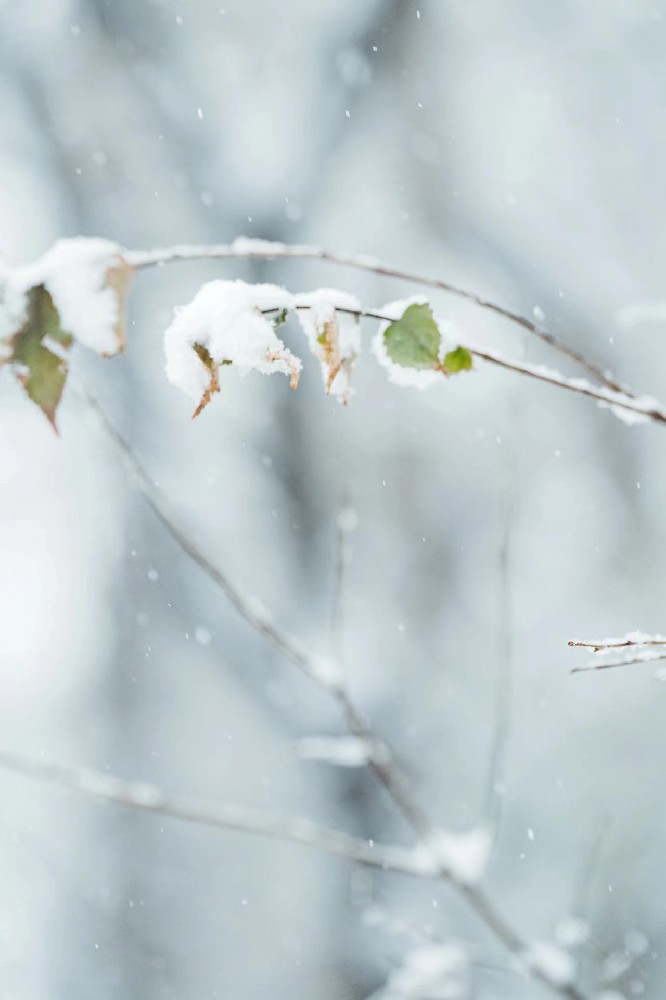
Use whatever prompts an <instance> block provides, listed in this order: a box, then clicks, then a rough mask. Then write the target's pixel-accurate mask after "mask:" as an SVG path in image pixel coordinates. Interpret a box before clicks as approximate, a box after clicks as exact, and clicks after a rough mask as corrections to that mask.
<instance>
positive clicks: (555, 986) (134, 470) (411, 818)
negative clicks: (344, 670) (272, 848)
mask: <svg viewBox="0 0 666 1000" xmlns="http://www.w3.org/2000/svg"><path fill="white" fill-rule="evenodd" d="M79 391H80V392H81V393H82V395H83V396H84V398H85V399H86V401H87V403H88V405H89V406H90V407H91V409H92V410H93V412H94V413H95V414H96V416H97V418H98V420H99V422H100V424H101V426H102V428H103V429H104V431H105V432H106V434H107V435H108V437H109V439H110V440H111V442H112V443H113V444H114V446H115V447H116V449H117V450H118V452H119V454H120V455H121V457H122V460H123V463H124V464H125V466H126V467H127V468H128V470H129V472H130V474H131V475H132V478H133V479H134V481H135V483H136V485H137V487H138V488H139V490H140V491H141V492H142V494H143V496H144V498H145V500H146V502H147V503H148V505H149V507H150V508H151V510H152V511H153V513H154V514H155V516H156V517H157V518H158V519H159V520H160V522H161V523H162V525H163V526H164V527H165V528H166V530H167V531H168V532H169V534H170V535H171V536H172V538H173V539H174V540H175V541H176V542H177V543H178V545H179V546H180V547H181V548H182V549H183V551H184V552H185V553H186V554H187V555H188V556H189V557H190V558H191V559H192V560H193V561H194V562H195V563H196V564H197V565H198V566H199V567H200V568H201V569H202V570H203V571H204V572H205V573H206V575H207V576H208V577H209V579H211V580H212V581H213V582H214V583H215V584H216V585H217V586H218V587H219V589H220V590H221V591H222V593H223V594H224V595H225V597H227V598H228V599H229V601H230V602H231V604H232V605H233V607H234V608H236V610H237V611H238V613H239V614H240V615H241V616H242V617H243V618H244V619H245V620H246V621H247V622H248V624H250V625H251V626H252V627H253V628H254V629H256V630H257V631H258V632H260V634H262V635H263V636H264V637H265V638H266V639H267V640H268V641H269V642H270V643H271V644H272V645H273V646H274V647H275V648H276V649H277V650H278V651H279V652H281V653H282V654H283V655H284V656H285V657H286V658H287V659H289V660H290V661H291V662H292V663H294V664H295V665H296V666H297V667H298V668H299V669H300V670H301V671H302V672H303V673H304V674H305V675H306V676H307V677H309V678H310V679H311V680H312V681H314V682H315V683H316V684H318V685H319V686H320V687H323V688H324V689H325V690H326V691H328V692H329V694H330V695H331V696H332V697H333V698H335V700H336V701H337V703H338V705H339V707H340V709H341V711H342V713H343V716H344V718H345V720H346V722H347V726H348V728H349V730H350V732H351V733H352V734H353V735H354V736H357V737H358V738H359V739H362V740H364V741H365V742H366V744H367V745H368V746H369V748H370V757H369V765H370V767H371V769H372V771H373V773H374V774H375V776H376V777H377V779H378V780H379V781H380V782H381V784H382V785H383V786H384V788H385V789H386V790H387V792H388V793H389V795H390V796H391V798H392V799H393V801H394V803H395V804H396V806H397V808H398V809H399V811H400V812H401V813H402V815H403V816H404V817H405V819H406V820H407V821H408V823H409V824H410V826H411V827H412V829H413V830H414V831H415V833H416V835H417V837H418V838H419V840H420V841H423V842H426V843H427V841H428V838H429V837H430V836H431V835H432V832H433V828H432V825H431V823H430V820H429V819H428V817H427V816H426V815H425V813H424V812H423V811H422V810H421V807H420V805H419V804H418V803H417V802H416V800H415V798H414V796H413V794H412V790H411V787H410V785H409V783H408V781H407V779H406V778H405V776H404V775H403V773H402V771H401V770H400V768H399V767H398V765H397V763H396V761H395V759H394V758H393V756H392V754H391V752H390V750H389V748H388V747H387V745H386V744H385V743H384V742H383V741H382V740H380V739H379V738H378V737H377V736H376V735H375V733H374V732H373V731H372V729H371V728H370V727H369V725H368V724H367V722H366V721H365V719H364V718H363V715H362V714H361V712H360V711H359V709H358V708H357V707H356V705H355V703H354V701H353V699H352V697H351V694H350V693H349V691H348V690H347V689H346V687H345V686H344V684H343V681H342V678H341V676H340V673H339V671H338V670H337V667H335V666H332V665H331V664H329V663H325V661H322V660H321V659H320V658H319V657H317V656H316V654H313V653H311V652H310V651H309V650H308V649H306V647H304V646H303V645H302V644H301V643H300V642H299V641H298V640H297V639H295V638H293V637H292V636H291V635H290V634H289V633H288V632H286V631H285V630H283V629H282V627H281V626H278V625H276V624H275V622H273V620H272V619H271V618H270V617H269V616H268V615H267V614H266V613H265V612H263V611H262V612H259V611H258V610H257V608H256V607H255V606H254V603H253V602H252V601H250V600H249V599H248V598H246V597H245V596H243V595H242V594H241V593H240V591H238V590H237V588H236V587H235V585H234V584H232V583H231V581H230V580H229V578H228V577H227V576H226V574H225V573H224V572H223V571H222V570H221V569H220V568H219V567H217V566H215V565H214V564H213V563H212V562H211V560H210V558H209V557H208V555H207V554H206V553H205V552H204V551H203V549H202V548H200V546H199V545H197V543H196V542H194V540H193V539H191V538H190V536H189V535H188V534H187V533H186V532H185V531H184V529H182V528H181V527H179V526H178V524H177V523H176V522H175V521H174V519H173V517H172V516H171V514H170V513H169V512H168V509H167V505H166V504H165V502H164V500H163V498H162V496H161V494H160V492H159V490H158V489H157V488H156V487H155V486H154V484H153V483H152V482H151V480H150V478H149V477H148V475H147V473H146V472H145V471H144V469H143V468H142V466H141V464H140V463H139V461H138V459H137V458H136V456H135V455H134V453H133V452H132V450H131V448H130V446H129V445H128V444H127V442H126V441H125V440H124V438H123V437H122V436H121V435H120V434H119V433H118V431H117V430H116V429H115V428H114V427H113V425H112V424H111V423H110V422H109V420H108V419H107V417H106V415H105V414H104V412H103V411H102V409H101V408H100V406H99V405H98V403H97V401H96V400H95V399H94V398H93V397H92V396H91V395H90V394H89V393H87V392H85V391H82V390H81V389H79ZM308 843H309V841H308ZM345 846H348V845H347V844H346V845H345ZM345 856H349V854H348V853H347V854H346V855H345ZM428 856H429V852H428V851H427V849H426V852H425V857H426V859H427V858H428ZM401 857H402V860H403V862H404V864H403V867H402V868H401V869H398V868H396V865H395V864H394V865H393V868H394V870H402V871H406V870H407V868H406V866H407V865H408V864H409V863H410V862H409V861H408V860H406V858H405V856H401ZM418 858H421V860H420V861H418V860H417V859H418ZM359 860H360V859H359ZM363 863H369V862H367V861H364V862H363ZM411 864H412V865H414V864H416V866H417V867H419V869H420V872H419V873H420V874H423V873H424V872H423V871H422V869H423V868H425V873H426V874H430V875H431V876H432V877H439V878H442V879H445V880H446V881H448V882H449V883H450V884H451V885H452V886H453V888H455V889H456V890H457V892H458V893H459V894H460V895H461V896H462V897H463V898H464V899H465V900H466V901H467V903H468V905H469V906H470V907H471V909H472V910H473V911H474V913H476V915H477V917H478V918H479V919H480V920H481V922H482V923H483V924H484V925H485V926H486V928H487V929H488V930H489V931H490V932H491V934H493V935H494V936H495V937H496V938H497V940H499V941H500V942H501V943H502V944H504V946H505V947H506V948H508V950H509V951H510V952H511V953H512V954H514V955H516V956H517V957H522V956H524V955H526V954H527V953H528V951H529V946H528V943H527V942H526V941H525V940H523V938H522V937H521V936H520V935H519V934H518V933H517V932H516V931H515V930H514V929H513V927H512V926H511V924H510V923H509V922H508V921H507V920H506V918H505V917H504V915H503V914H502V913H501V911H500V910H499V909H498V908H497V907H496V906H495V904H494V903H493V902H492V901H491V900H490V899H489V898H488V896H487V895H486V894H485V892H484V891H483V889H481V888H480V887H478V886H476V885H470V884H468V883H466V882H464V881H462V880H461V879H460V878H459V877H458V876H457V875H456V873H455V872H453V871H451V870H450V869H448V868H445V867H443V866H442V865H441V864H439V863H433V864H430V863H429V861H428V860H426V862H425V864H424V862H423V855H422V853H421V854H417V855H416V857H415V858H412V860H411ZM410 873H411V870H410ZM530 973H531V975H532V976H533V977H534V978H535V979H538V980H539V981H540V982H542V983H543V984H544V985H545V986H547V987H549V988H550V989H551V990H552V991H553V992H555V993H557V994H559V995H560V996H563V997H566V998H568V1000H585V998H584V996H583V994H582V993H580V992H579V991H578V989H577V988H576V987H574V986H566V985H563V984H562V983H560V982H558V981H556V980H554V979H551V978H550V977H549V976H548V975H547V973H546V972H545V971H544V970H542V969H539V968H537V967H532V968H531V969H530Z"/></svg>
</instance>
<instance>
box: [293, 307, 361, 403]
mask: <svg viewBox="0 0 666 1000" xmlns="http://www.w3.org/2000/svg"><path fill="white" fill-rule="evenodd" d="M296 308H297V309H298V318H299V321H300V324H301V327H302V329H303V332H304V333H305V335H306V336H307V338H308V342H309V344H310V349H311V351H312V353H313V354H314V355H315V357H317V358H318V359H319V362H320V365H321V372H322V377H323V380H324V387H325V389H326V393H327V394H329V395H331V396H336V397H337V398H338V399H339V400H340V402H341V403H343V404H345V405H347V403H348V402H349V400H350V398H351V395H352V393H353V389H352V384H351V379H352V370H353V366H354V362H355V360H356V357H357V355H358V354H359V352H360V349H361V333H360V328H359V315H358V314H359V313H360V309H361V307H360V303H359V302H358V300H357V299H355V298H354V296H353V295H348V294H347V293H346V292H341V291H338V290H336V289H332V288H321V289H318V290H317V291H316V292H308V293H305V294H302V295H297V296H296ZM338 310H346V311H345V312H339V311H338Z"/></svg>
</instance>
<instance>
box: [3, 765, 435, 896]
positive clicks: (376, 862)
mask: <svg viewBox="0 0 666 1000" xmlns="http://www.w3.org/2000/svg"><path fill="white" fill-rule="evenodd" d="M0 769H2V770H4V771H11V772H14V773H15V774H21V775H26V776H28V777H30V778H36V779H37V780H39V781H44V782H48V783H50V784H53V785H58V786H60V787H61V788H69V789H72V790H73V791H76V792H82V793H83V794H85V795H91V796H94V797H96V798H99V799H104V800H105V801H107V802H114V803H116V804H117V805H121V806H127V807H129V808H130V809H138V810H140V811H141V812H149V813H155V814H156V815H158V816H168V817H169V818H170V819H177V820H183V821H185V822H187V823H194V824H197V825H198V826H211V827H215V828H217V829H221V830H237V831H239V832H241V833H251V834H257V835H258V836H262V837H269V838H271V839H272V840H281V841H287V842H291V843H295V844H303V845H305V846H306V847H313V848H315V849H316V850H319V851H324V852H326V853H328V854H336V855H338V856H339V857H341V858H347V859H348V860H349V861H355V862H357V863H358V864H362V865H369V866H371V867H373V868H381V869H382V870H383V871H394V872H401V873H403V874H406V875H418V876H422V877H427V876H431V875H432V872H430V871H428V869H427V868H426V867H424V866H423V864H419V861H418V858H417V857H416V856H415V855H414V852H413V851H408V850H406V849H405V848H401V847H391V846H388V845H382V844H377V843H374V842H373V843H370V842H368V841H366V840H359V839H358V838H357V837H350V836H348V835H347V834H345V833H341V832H340V831H338V830H331V829H329V828H328V827H324V826H319V825H318V824H317V823H312V822H311V821H310V820H307V819H301V818H299V817H295V818H286V817H282V816H274V815H272V814H270V813H266V812H262V811H259V810H256V809H247V808H245V807H243V806H237V805H218V806H214V807H211V806H207V805H203V804H199V803H194V802H191V801H185V800H182V799H174V798H172V797H170V796H167V795H166V794H165V792H163V791H162V789H160V788H157V787H156V786H155V785H151V784H144V783H143V782H134V781H132V782H130V781H122V780H120V779H119V778H116V777H113V776H112V775H109V774H105V773H104V772H103V771H95V770H91V769H89V768H73V767H62V766H61V765H59V764H49V763H46V762H45V761H41V760H35V759H34V758H32V757H24V756H23V755H21V754H15V753H9V752H7V751H0Z"/></svg>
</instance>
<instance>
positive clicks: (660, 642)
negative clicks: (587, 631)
mask: <svg viewBox="0 0 666 1000" xmlns="http://www.w3.org/2000/svg"><path fill="white" fill-rule="evenodd" d="M567 646H576V647H580V648H582V649H593V650H594V652H595V653H600V652H602V650H604V649H623V648H625V647H626V646H666V635H652V636H646V637H645V638H644V639H639V638H631V637H630V636H624V637H623V638H621V639H600V640H599V641H597V642H594V641H592V640H583V639H569V642H568V643H567Z"/></svg>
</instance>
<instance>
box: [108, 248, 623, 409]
mask: <svg viewBox="0 0 666 1000" xmlns="http://www.w3.org/2000/svg"><path fill="white" fill-rule="evenodd" d="M124 256H125V258H126V259H127V261H128V262H129V263H130V264H132V265H133V266H134V267H137V268H147V267H157V266H162V265H164V264H169V263H171V262H173V261H178V260H228V259H230V258H231V259H233V258H260V259H263V260H265V259H276V258H292V259H300V260H303V259H310V260H321V261H326V262H328V263H330V264H340V265H342V266H344V267H351V268H354V269H356V270H360V271H370V272H371V273H372V274H379V275H382V276H383V277H386V278H396V279H398V280H399V281H408V282H410V283H411V284H414V285H423V286H426V287H428V288H436V289H438V290H439V291H442V292H448V293H449V294H451V295H456V296H458V297H459V298H463V299H466V300H467V301H468V302H473V303H474V305H476V306H479V307H480V308H481V309H487V310H489V311H490V312H493V313H495V314H496V315H498V316H502V317H503V318H504V319H508V320H510V321H511V322H512V323H515V324H517V325H518V326H520V327H522V328H523V330H527V331H528V332H529V333H531V334H532V335H533V336H535V337H538V338H539V340H542V341H543V342H544V343H546V344H548V345H549V346H550V347H552V348H553V349H554V350H556V351H558V352H559V353H560V354H562V355H564V356H565V357H567V358H568V359H569V360H571V361H574V362H575V363H576V364H577V365H579V366H580V367H581V368H583V369H584V370H585V371H586V372H587V373H588V375H590V376H591V377H592V378H594V379H596V380H597V381H599V382H600V383H601V384H602V385H605V386H606V388H608V389H612V390H613V391H615V392H622V393H624V394H625V395H628V396H630V395H632V394H631V393H630V392H628V391H627V390H626V389H625V388H624V387H623V386H622V385H621V384H620V383H619V382H618V381H616V380H615V379H613V378H612V377H611V376H610V375H608V374H607V373H606V372H604V371H603V370H602V369H601V368H600V367H599V366H598V365H596V364H594V363H593V362H591V361H588V359H587V358H585V357H584V356H583V355H582V354H581V353H580V352H579V351H577V350H576V349H575V348H573V347H569V345H568V344H565V343H564V342H563V341H562V340H560V339H559V338H558V337H556V336H555V335H554V334H552V333H549V332H548V331H547V330H544V329H543V328H542V327H540V326H539V325H538V324H537V323H534V322H533V321H532V320H531V319H528V318H527V317H526V316H521V315H520V314H519V313H516V312H513V311H512V310H511V309H507V308H505V307H504V306H501V305H498V304H497V303H496V302H491V301H490V300H489V299H486V298H484V297H483V296H481V295H478V294H477V293H476V292H470V291H468V290H466V289H464V288H459V287H458V286H457V285H453V284H451V282H448V281H443V280H442V279H441V278H433V277H430V276H428V275H423V274H415V273H414V272H413V271H406V270H404V269H403V268H398V267H393V266H392V265H390V264H385V263H384V262H383V261H380V260H377V259H376V258H375V257H368V256H364V255H360V254H359V255H355V256H354V255H351V254H341V253H334V252H332V251H330V250H324V249H322V248H321V247H315V246H308V245H287V244H285V243H273V242H269V241H268V240H257V239H247V238H245V237H240V238H239V239H237V240H235V241H234V242H233V243H228V244H223V243H221V244H217V245H213V246H188V245H184V244H181V245H177V246H171V247H165V248H163V249H158V250H127V251H125V253H124Z"/></svg>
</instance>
